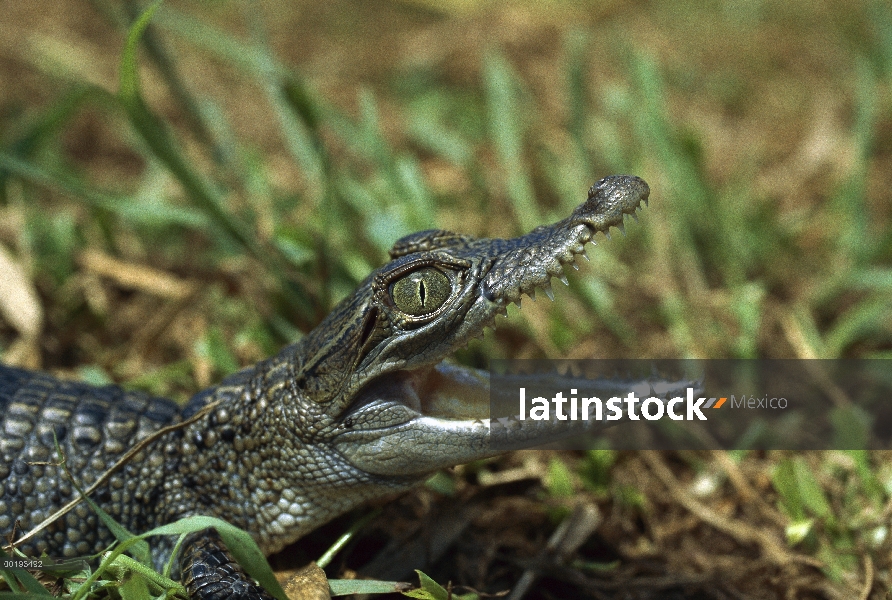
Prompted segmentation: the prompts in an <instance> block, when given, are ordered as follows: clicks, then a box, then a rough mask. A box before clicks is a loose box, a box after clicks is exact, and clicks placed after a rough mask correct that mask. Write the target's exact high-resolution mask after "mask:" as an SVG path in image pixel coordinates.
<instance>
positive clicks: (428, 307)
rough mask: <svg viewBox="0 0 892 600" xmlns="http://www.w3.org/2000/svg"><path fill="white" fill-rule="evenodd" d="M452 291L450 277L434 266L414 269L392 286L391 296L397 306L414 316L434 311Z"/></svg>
mask: <svg viewBox="0 0 892 600" xmlns="http://www.w3.org/2000/svg"><path fill="white" fill-rule="evenodd" d="M451 293H452V285H451V284H450V283H449V278H448V277H446V275H444V274H443V273H442V272H440V271H438V270H437V269H432V268H427V269H419V270H418V271H413V272H412V273H409V274H408V275H406V276H405V277H402V278H401V279H397V280H396V281H395V282H394V283H393V285H392V286H391V287H390V297H391V298H392V299H393V303H394V304H395V305H396V307H397V308H398V309H400V310H401V311H403V312H404V313H406V314H409V315H412V316H414V317H418V316H421V315H427V314H430V313H432V312H434V311H435V310H437V309H438V308H440V307H441V306H443V304H444V303H445V302H446V300H448V299H449V295H450V294H451Z"/></svg>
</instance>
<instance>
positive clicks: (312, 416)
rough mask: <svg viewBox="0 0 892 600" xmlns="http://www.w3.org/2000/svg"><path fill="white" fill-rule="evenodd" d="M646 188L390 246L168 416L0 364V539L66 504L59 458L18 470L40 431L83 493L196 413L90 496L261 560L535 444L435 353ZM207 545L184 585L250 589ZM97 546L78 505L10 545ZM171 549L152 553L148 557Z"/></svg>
mask: <svg viewBox="0 0 892 600" xmlns="http://www.w3.org/2000/svg"><path fill="white" fill-rule="evenodd" d="M648 192H649V190H648V187H647V184H645V183H644V182H643V181H642V180H640V179H638V178H637V177H630V176H614V177H608V178H606V179H603V180H601V181H599V182H598V183H596V184H595V185H594V186H593V187H592V189H591V190H590V191H589V196H588V199H587V200H586V202H585V203H583V204H582V205H580V206H579V207H577V208H576V210H574V211H573V213H572V214H571V215H570V216H569V217H567V218H566V219H564V220H562V221H559V222H557V223H555V224H553V225H548V226H542V227H538V228H537V229H535V230H534V231H532V232H530V233H528V234H527V235H524V236H521V237H518V238H514V239H509V240H503V239H475V238H473V237H469V236H464V235H458V234H454V233H449V232H444V231H425V232H420V233H417V234H414V235H410V236H408V237H406V238H403V239H401V240H399V241H398V242H397V243H396V244H395V246H394V248H393V249H392V250H391V257H392V260H391V262H389V263H388V264H386V265H385V266H383V267H381V268H380V269H378V270H376V271H375V272H373V273H372V274H371V275H369V277H367V278H366V279H365V281H363V282H362V283H361V284H360V285H359V287H358V288H357V289H356V291H355V292H353V294H351V295H350V296H349V297H347V298H346V299H344V300H343V301H342V302H341V303H340V304H338V305H337V306H336V307H335V308H334V310H332V312H331V314H330V315H329V316H328V317H327V318H326V319H325V320H324V321H322V323H320V324H319V326H318V327H316V328H315V329H314V330H313V331H312V332H311V333H310V334H309V335H307V336H306V337H305V338H303V339H302V340H301V341H300V342H298V343H297V344H294V345H292V346H289V347H287V348H285V349H284V350H282V351H281V352H280V353H279V354H278V355H277V356H274V357H272V358H269V359H267V360H264V361H262V362H260V363H258V364H257V365H254V366H253V367H250V368H247V369H245V370H243V371H240V372H239V373H236V374H235V375H232V376H231V377H229V378H227V379H226V380H225V381H223V382H222V383H221V384H220V385H218V386H215V387H212V388H210V389H207V390H204V391H202V392H200V393H199V394H197V395H196V396H195V397H193V398H192V400H191V401H190V402H189V404H188V405H187V406H186V408H185V409H183V410H182V411H180V410H179V409H178V408H177V407H176V405H174V404H173V403H172V402H171V401H168V400H164V399H157V398H149V397H148V396H146V395H144V394H140V393H136V392H124V391H122V390H120V389H119V388H116V387H105V388H95V387H91V386H88V385H85V384H80V383H70V382H61V381H58V380H56V379H53V378H51V377H49V376H47V375H44V374H39V373H32V372H28V371H23V370H19V369H13V368H9V367H0V414H2V419H0V458H2V461H0V482H2V483H3V485H2V486H0V534H2V535H4V537H5V536H7V535H9V534H10V533H11V531H12V529H13V526H14V523H16V522H18V528H17V530H16V532H17V535H16V538H17V539H18V538H20V537H21V534H22V533H24V532H27V531H28V530H29V529H30V528H32V527H34V526H36V525H37V524H38V523H40V522H41V521H42V520H43V519H45V518H46V517H47V516H48V515H50V514H52V513H53V512H54V511H55V510H57V509H58V508H59V507H60V506H62V505H64V504H65V503H67V502H68V501H70V500H71V499H72V498H74V497H75V496H73V493H74V491H73V489H72V485H71V484H70V482H69V481H67V480H66V478H65V476H64V475H63V473H62V471H61V469H60V468H58V467H57V466H55V465H53V464H34V463H52V461H53V460H54V459H55V456H56V453H55V446H54V442H53V439H54V435H55V437H56V439H58V441H59V444H60V446H61V449H62V451H63V452H64V454H65V456H66V458H67V465H68V468H69V470H70V472H71V474H72V476H73V477H74V478H75V480H76V481H78V482H79V484H80V485H81V486H82V487H83V488H86V487H88V486H90V485H91V484H92V483H93V482H95V481H96V480H97V478H99V477H100V476H101V475H102V474H103V473H104V472H105V471H106V470H107V469H108V468H109V467H111V466H112V465H114V464H115V463H116V462H117V461H118V460H119V459H120V457H121V456H122V454H123V453H124V452H126V451H127V450H128V449H129V448H131V447H132V446H133V445H134V444H135V443H136V442H137V441H139V440H143V439H145V438H147V437H148V436H150V435H151V434H152V433H153V432H157V431H158V430H159V429H160V428H162V427H164V426H165V425H170V424H174V423H180V422H182V421H183V420H186V419H189V418H193V417H196V416H197V418H196V419H195V420H194V422H192V423H190V424H188V425H187V426H185V427H183V428H180V429H177V430H174V431H169V432H167V433H165V434H163V435H161V436H159V437H157V439H155V440H153V441H152V442H151V443H150V444H149V445H148V446H146V447H145V448H143V449H142V450H141V451H140V452H138V453H137V454H136V455H135V456H133V457H132V458H130V459H129V460H128V461H127V462H126V463H124V464H123V465H122V466H120V468H118V469H117V470H115V472H114V473H112V474H111V476H110V478H109V479H108V480H107V482H106V483H105V484H103V485H101V486H100V487H99V488H98V489H97V490H96V491H95V493H94V494H93V497H94V499H95V500H96V501H98V502H99V504H100V505H101V506H102V507H103V508H104V509H105V510H106V511H107V512H108V513H110V514H111V515H112V516H113V517H114V518H115V519H117V520H118V521H119V522H120V523H122V524H123V525H124V527H126V528H127V529H129V530H131V531H134V532H140V531H146V530H147V529H149V528H151V527H154V526H157V525H160V524H164V523H168V522H171V521H173V520H175V519H178V518H180V517H184V516H188V515H196V514H203V515H211V516H216V517H220V518H222V519H225V520H226V521H228V522H230V523H232V524H234V525H236V526H238V527H240V528H242V529H245V530H247V531H249V532H251V534H252V535H253V536H254V538H255V539H256V541H257V543H258V544H259V546H260V548H261V550H263V552H265V553H267V554H269V553H272V552H275V551H277V550H279V549H281V548H282V547H284V546H285V545H286V544H289V543H291V542H293V541H295V540H297V539H298V538H300V537H301V536H302V535H304V534H305V533H307V532H308V531H310V530H312V529H313V528H315V527H317V526H319V525H320V524H322V523H324V522H325V521H327V520H329V519H331V518H333V517H335V516H337V515H339V514H341V513H343V512H345V511H347V510H349V509H351V508H352V507H354V506H356V505H357V504H359V503H361V502H363V501H365V500H367V499H370V498H374V497H378V496H382V495H387V494H393V493H394V492H398V491H401V490H405V489H407V488H409V487H411V486H413V485H415V484H417V483H419V482H421V481H423V480H424V479H425V477H426V476H428V475H429V474H430V473H432V472H434V471H436V470H437V469H440V468H442V467H447V466H451V465H455V464H460V463H463V462H468V461H471V460H475V459H478V458H483V457H486V456H490V455H492V454H495V453H497V452H496V451H495V450H494V449H493V448H494V447H495V446H498V447H507V446H506V444H505V441H506V439H507V440H512V439H514V440H524V441H525V442H526V441H528V442H529V443H534V442H535V441H536V440H539V439H544V438H545V437H547V436H548V434H549V433H550V430H549V427H550V425H549V424H547V423H546V424H542V423H539V422H534V421H527V422H526V423H527V424H526V425H523V426H521V425H520V424H518V425H516V426H515V427H514V428H512V429H511V430H510V431H509V430H507V429H506V428H504V427H502V428H499V427H497V426H496V423H493V425H492V427H491V426H490V422H489V420H488V419H486V418H485V417H486V411H487V409H488V387H487V383H486V379H485V376H484V375H483V374H481V373H478V372H476V371H473V370H469V369H463V368H460V367H456V366H450V365H448V364H446V363H442V362H441V361H443V359H444V358H445V357H446V356H447V355H448V354H449V353H451V352H452V351H453V350H455V349H456V348H460V347H462V346H464V345H465V344H466V343H467V342H468V341H469V340H470V339H472V338H474V337H478V336H480V335H481V334H482V333H483V330H484V328H485V327H487V326H492V325H493V322H494V320H495V317H496V316H497V315H498V314H504V313H505V312H506V307H507V305H508V304H509V303H512V302H518V303H519V301H520V298H521V295H522V294H532V293H534V292H535V289H536V288H545V289H546V291H547V292H550V288H549V287H548V285H549V281H550V279H551V277H554V276H562V274H563V270H562V268H563V265H565V264H568V263H571V262H572V261H573V260H574V257H575V255H577V254H580V253H582V252H583V248H584V246H585V244H586V243H587V242H588V241H590V240H591V239H592V237H593V236H594V234H595V233H596V232H598V231H602V232H607V231H608V230H609V228H610V227H613V226H622V223H623V217H624V216H625V215H626V214H632V213H634V212H635V210H636V209H637V208H638V207H639V205H640V204H641V202H642V201H645V200H646V199H647V196H648ZM212 403H213V407H212V408H209V409H208V408H207V407H209V406H210V405H211V404H212ZM525 427H526V428H528V429H524V428H525ZM552 433H553V432H552ZM491 442H498V444H493V443H491ZM515 445H516V444H515ZM218 541H219V540H218V538H214V536H213V534H210V533H208V534H205V535H204V536H199V537H198V538H197V539H194V540H192V543H191V545H190V546H189V547H190V548H192V549H194V550H187V551H186V552H184V553H183V554H184V558H183V563H184V569H185V573H184V579H186V580H188V581H190V582H191V583H190V592H191V593H192V594H193V595H195V596H199V597H202V598H211V597H230V596H231V597H234V598H247V597H260V596H263V593H262V591H258V589H257V588H256V587H253V586H250V585H242V586H241V588H239V589H241V590H242V591H238V590H235V591H233V590H234V588H232V587H231V586H223V588H222V589H223V592H221V591H220V590H221V585H220V582H221V581H223V580H224V579H226V578H231V577H232V576H233V573H234V572H237V571H238V569H237V568H235V569H234V568H233V567H231V566H229V565H226V566H225V567H220V568H219V569H217V571H215V570H214V568H213V567H214V565H215V564H217V565H219V562H220V561H219V560H217V559H218V558H219V556H218V554H219V553H220V552H223V553H225V548H220V547H219V544H218ZM111 542H112V536H111V534H110V532H109V531H108V530H106V529H105V528H104V527H103V526H101V525H99V524H98V523H97V519H96V517H95V516H94V515H93V513H92V511H90V510H89V509H88V507H87V506H86V505H85V503H83V502H81V503H80V504H78V505H77V506H76V507H75V509H74V510H72V511H71V512H69V513H68V514H67V515H66V516H65V517H63V518H62V519H60V520H58V521H57V522H56V523H54V524H53V525H51V526H49V527H48V528H47V529H45V530H44V531H42V532H40V533H39V534H38V535H37V536H35V537H32V538H29V539H27V541H25V543H23V544H21V545H20V549H21V550H23V551H24V552H25V553H26V554H27V555H30V556H36V555H39V554H40V553H43V552H46V553H48V554H49V555H51V556H65V557H73V556H83V555H86V554H90V553H93V552H97V551H99V550H101V549H103V548H105V547H106V546H107V545H108V544H110V543H111ZM209 547H212V548H215V549H216V550H209V549H208V548H209ZM170 550H171V547H170V544H169V543H162V544H161V545H160V548H159V553H158V556H157V559H158V563H159V564H161V563H163V561H164V560H165V559H166V557H167V555H169V552H170ZM209 557H212V558H209ZM239 577H241V575H239ZM227 580H228V579H227ZM196 582H197V583H196ZM212 588H213V589H212ZM227 590H229V591H227ZM244 590H250V591H244ZM221 594H222V595H221Z"/></svg>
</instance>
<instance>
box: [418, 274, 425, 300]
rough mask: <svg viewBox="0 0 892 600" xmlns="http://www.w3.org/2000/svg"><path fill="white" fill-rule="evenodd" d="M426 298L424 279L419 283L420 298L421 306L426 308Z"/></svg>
mask: <svg viewBox="0 0 892 600" xmlns="http://www.w3.org/2000/svg"><path fill="white" fill-rule="evenodd" d="M424 296H425V290H424V280H423V279H422V280H421V281H419V282H418V297H419V298H420V299H421V306H424Z"/></svg>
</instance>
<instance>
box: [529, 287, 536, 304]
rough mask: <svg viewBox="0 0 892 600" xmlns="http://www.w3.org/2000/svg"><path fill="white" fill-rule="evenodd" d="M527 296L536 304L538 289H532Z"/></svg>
mask: <svg viewBox="0 0 892 600" xmlns="http://www.w3.org/2000/svg"><path fill="white" fill-rule="evenodd" d="M527 295H528V296H529V297H530V300H532V301H533V302H535V301H536V288H533V289H531V290H530V293H529V294H527Z"/></svg>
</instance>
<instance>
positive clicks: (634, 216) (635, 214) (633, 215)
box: [632, 209, 638, 221]
mask: <svg viewBox="0 0 892 600" xmlns="http://www.w3.org/2000/svg"><path fill="white" fill-rule="evenodd" d="M635 210H638V209H635ZM632 218H633V219H635V220H636V221H637V220H638V213H637V212H633V213H632Z"/></svg>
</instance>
